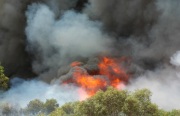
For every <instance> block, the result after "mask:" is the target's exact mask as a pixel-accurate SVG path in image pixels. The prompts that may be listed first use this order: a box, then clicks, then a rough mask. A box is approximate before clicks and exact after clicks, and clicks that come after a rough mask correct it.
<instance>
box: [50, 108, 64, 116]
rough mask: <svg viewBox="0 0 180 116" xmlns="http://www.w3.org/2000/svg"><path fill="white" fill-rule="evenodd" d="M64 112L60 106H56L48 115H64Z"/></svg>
mask: <svg viewBox="0 0 180 116" xmlns="http://www.w3.org/2000/svg"><path fill="white" fill-rule="evenodd" d="M65 115H66V113H65V112H64V111H63V109H62V108H57V109H56V110H55V111H53V112H51V113H50V114H49V116H65Z"/></svg>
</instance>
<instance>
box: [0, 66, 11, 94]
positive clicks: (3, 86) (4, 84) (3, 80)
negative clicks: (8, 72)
mask: <svg viewBox="0 0 180 116" xmlns="http://www.w3.org/2000/svg"><path fill="white" fill-rule="evenodd" d="M8 87H9V78H8V77H7V76H5V74H4V67H3V66H1V65H0V90H1V91H4V90H7V89H8Z"/></svg>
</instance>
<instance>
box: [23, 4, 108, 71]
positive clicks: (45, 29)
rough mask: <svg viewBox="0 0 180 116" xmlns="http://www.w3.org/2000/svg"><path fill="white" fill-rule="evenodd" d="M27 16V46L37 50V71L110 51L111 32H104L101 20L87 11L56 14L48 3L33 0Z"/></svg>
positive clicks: (34, 52) (29, 48)
mask: <svg viewBox="0 0 180 116" xmlns="http://www.w3.org/2000/svg"><path fill="white" fill-rule="evenodd" d="M26 16H27V23H28V24H27V28H26V34H27V39H28V40H27V41H28V50H30V51H32V52H33V54H36V55H35V56H36V60H34V63H33V69H34V71H35V72H41V71H43V70H45V69H49V68H50V69H53V68H55V67H58V66H60V65H62V64H66V63H69V62H71V61H72V60H74V58H76V57H85V58H87V57H90V56H93V55H96V54H98V53H100V52H104V51H107V43H108V42H109V41H108V39H107V38H108V36H107V35H106V34H103V33H102V32H101V30H100V29H101V23H99V22H95V21H90V20H89V18H88V17H87V16H86V15H85V14H80V13H76V12H75V11H72V10H71V11H66V12H64V14H63V15H62V16H61V17H60V18H57V17H55V14H54V13H53V12H52V11H51V10H50V9H49V8H48V6H46V5H42V4H32V5H31V6H30V7H29V9H28V11H27V12H26ZM37 54H39V55H37Z"/></svg>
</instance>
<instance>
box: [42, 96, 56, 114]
mask: <svg viewBox="0 0 180 116" xmlns="http://www.w3.org/2000/svg"><path fill="white" fill-rule="evenodd" d="M58 106H59V104H58V103H57V101H56V100H55V99H47V100H46V102H45V104H44V108H45V112H46V114H49V113H51V112H52V111H54V110H55V109H56V108H57V107H58Z"/></svg>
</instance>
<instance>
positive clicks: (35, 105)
mask: <svg viewBox="0 0 180 116" xmlns="http://www.w3.org/2000/svg"><path fill="white" fill-rule="evenodd" d="M58 107H59V104H58V103H57V101H56V100H55V99H47V100H46V102H45V103H44V102H42V101H40V100H39V99H35V100H32V101H30V102H29V104H28V105H27V107H26V109H25V112H26V114H32V115H38V116H43V115H48V114H49V113H51V112H52V111H54V110H55V109H56V108H58Z"/></svg>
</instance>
